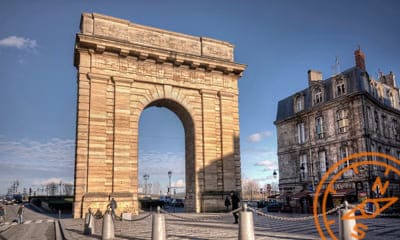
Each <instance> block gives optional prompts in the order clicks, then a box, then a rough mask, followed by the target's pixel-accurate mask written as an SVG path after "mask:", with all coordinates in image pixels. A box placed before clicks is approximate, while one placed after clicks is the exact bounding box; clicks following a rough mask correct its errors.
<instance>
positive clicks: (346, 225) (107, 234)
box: [84, 202, 358, 240]
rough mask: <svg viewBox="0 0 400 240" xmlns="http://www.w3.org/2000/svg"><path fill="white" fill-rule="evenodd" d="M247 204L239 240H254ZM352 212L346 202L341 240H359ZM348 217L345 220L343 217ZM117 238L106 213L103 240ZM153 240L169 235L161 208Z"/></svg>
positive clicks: (89, 218)
mask: <svg viewBox="0 0 400 240" xmlns="http://www.w3.org/2000/svg"><path fill="white" fill-rule="evenodd" d="M247 210H248V208H247V204H243V206H242V210H241V211H240V214H239V234H238V239H239V240H254V239H255V235H254V221H253V213H252V212H251V211H247ZM350 211H351V210H349V209H348V205H347V202H345V209H342V210H340V212H339V223H340V225H339V240H356V239H358V234H357V232H356V231H354V227H355V226H356V220H355V218H354V213H350V214H349V212H350ZM344 215H347V216H350V217H347V218H346V219H345V220H343V216H344ZM94 231H95V225H94V216H93V214H92V213H91V211H90V209H89V213H86V215H85V228H84V234H86V235H91V234H94ZM114 238H115V234H114V221H113V218H112V216H111V213H110V211H108V210H107V211H106V213H105V214H104V216H103V229H102V240H111V239H114ZM151 239H152V240H166V239H167V235H166V231H165V216H164V215H163V214H161V213H160V207H157V213H155V214H153V219H152V233H151Z"/></svg>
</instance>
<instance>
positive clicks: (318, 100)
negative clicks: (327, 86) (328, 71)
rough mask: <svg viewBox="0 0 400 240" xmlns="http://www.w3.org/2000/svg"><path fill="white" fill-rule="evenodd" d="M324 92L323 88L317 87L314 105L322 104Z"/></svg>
mask: <svg viewBox="0 0 400 240" xmlns="http://www.w3.org/2000/svg"><path fill="white" fill-rule="evenodd" d="M322 100H323V99H322V90H321V88H319V87H317V88H316V89H315V90H314V105H315V104H318V103H321V102H322Z"/></svg>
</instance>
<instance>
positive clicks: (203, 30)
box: [0, 0, 400, 193]
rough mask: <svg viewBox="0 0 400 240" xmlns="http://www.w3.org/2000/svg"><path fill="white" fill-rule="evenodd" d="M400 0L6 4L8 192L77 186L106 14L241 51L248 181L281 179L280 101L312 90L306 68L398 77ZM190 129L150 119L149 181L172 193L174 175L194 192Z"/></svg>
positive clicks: (2, 150) (0, 156)
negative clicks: (86, 78) (86, 55)
mask: <svg viewBox="0 0 400 240" xmlns="http://www.w3.org/2000/svg"><path fill="white" fill-rule="evenodd" d="M399 11H400V2H399V1H395V0H393V1H371V0H359V1H324V0H322V1H309V0H303V1H294V0H293V1H288V0H283V1H282V0H279V1H278V0H276V1H272V0H269V1H249V0H245V1H239V0H238V1H228V0H219V1H215V0H203V1H187V0H186V1H183V0H181V1H178V0H171V1H161V0H160V1H155V0H147V1H105V0H99V1H71V0H70V1H61V0H52V1H42V0H38V1H29V0H27V1H19V0H13V1H1V3H0V81H1V87H0V114H1V117H0V193H4V192H5V191H6V188H7V187H8V186H9V185H10V184H11V183H12V181H13V180H15V179H18V180H19V181H20V182H21V186H27V187H28V186H31V185H34V186H39V185H40V184H41V183H44V182H46V181H49V179H50V180H57V181H59V180H62V181H66V182H71V181H73V164H74V138H75V109H76V69H75V68H74V67H73V48H74V40H75V34H76V32H78V31H79V21H80V14H81V13H82V12H97V13H102V14H106V15H111V16H115V17H118V18H123V19H127V20H130V21H132V22H135V23H139V24H143V25H149V26H153V27H158V28H163V29H167V30H172V31H177V32H182V33H187V34H192V35H196V36H208V37H213V38H217V39H221V40H226V41H229V42H231V43H233V44H234V45H235V47H236V49H235V60H236V61H237V62H240V63H244V64H247V65H248V68H247V70H246V71H245V73H244V75H243V77H242V78H241V79H240V81H239V89H240V100H239V101H240V102H239V109H240V129H241V159H242V171H243V177H244V178H251V179H256V180H258V181H260V183H265V182H270V181H272V172H273V170H274V169H276V168H277V156H276V131H275V127H274V125H273V121H274V119H275V115H276V110H277V109H276V106H277V101H278V100H279V99H282V98H284V97H286V96H288V95H290V94H292V93H293V92H295V91H298V90H300V89H303V88H305V87H306V85H307V70H309V69H316V70H320V71H322V72H323V75H324V77H329V76H330V75H331V74H332V65H333V64H334V63H335V58H336V56H338V57H339V59H340V68H341V69H342V70H344V69H346V68H349V67H352V66H353V65H354V57H353V51H354V50H355V49H356V48H357V46H358V45H360V46H361V48H362V50H363V51H364V52H365V54H366V58H367V70H368V71H369V73H370V75H372V76H376V74H377V72H378V69H380V70H381V71H383V72H388V71H390V70H392V71H393V72H394V73H395V74H399V73H400V45H399V42H400V21H399V18H398V13H399ZM183 136H184V133H183V128H182V124H181V123H180V122H179V120H178V119H177V117H176V116H175V115H174V114H173V113H172V112H170V111H169V110H165V109H157V108H149V109H147V110H146V111H144V113H143V114H142V117H141V121H140V133H139V137H140V142H139V147H140V150H139V151H140V152H139V153H140V162H139V164H140V169H139V171H140V173H139V174H140V176H142V175H143V174H144V173H148V174H150V181H152V182H153V183H157V182H159V184H160V185H161V190H162V191H165V187H163V186H165V185H166V183H167V172H168V170H170V169H172V171H173V182H174V183H175V184H176V185H177V186H183V185H184V138H183Z"/></svg>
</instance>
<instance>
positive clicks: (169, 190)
mask: <svg viewBox="0 0 400 240" xmlns="http://www.w3.org/2000/svg"><path fill="white" fill-rule="evenodd" d="M171 177H172V171H171V170H169V171H168V178H169V184H168V196H171Z"/></svg>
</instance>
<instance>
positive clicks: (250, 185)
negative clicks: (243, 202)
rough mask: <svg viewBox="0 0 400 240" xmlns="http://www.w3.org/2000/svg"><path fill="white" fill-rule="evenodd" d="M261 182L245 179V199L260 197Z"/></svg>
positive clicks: (243, 185) (243, 190) (243, 189)
mask: <svg viewBox="0 0 400 240" xmlns="http://www.w3.org/2000/svg"><path fill="white" fill-rule="evenodd" d="M259 191H260V184H259V183H258V182H257V181H255V180H253V179H244V180H243V183H242V192H243V199H249V200H254V199H259V198H260V192H259Z"/></svg>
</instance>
